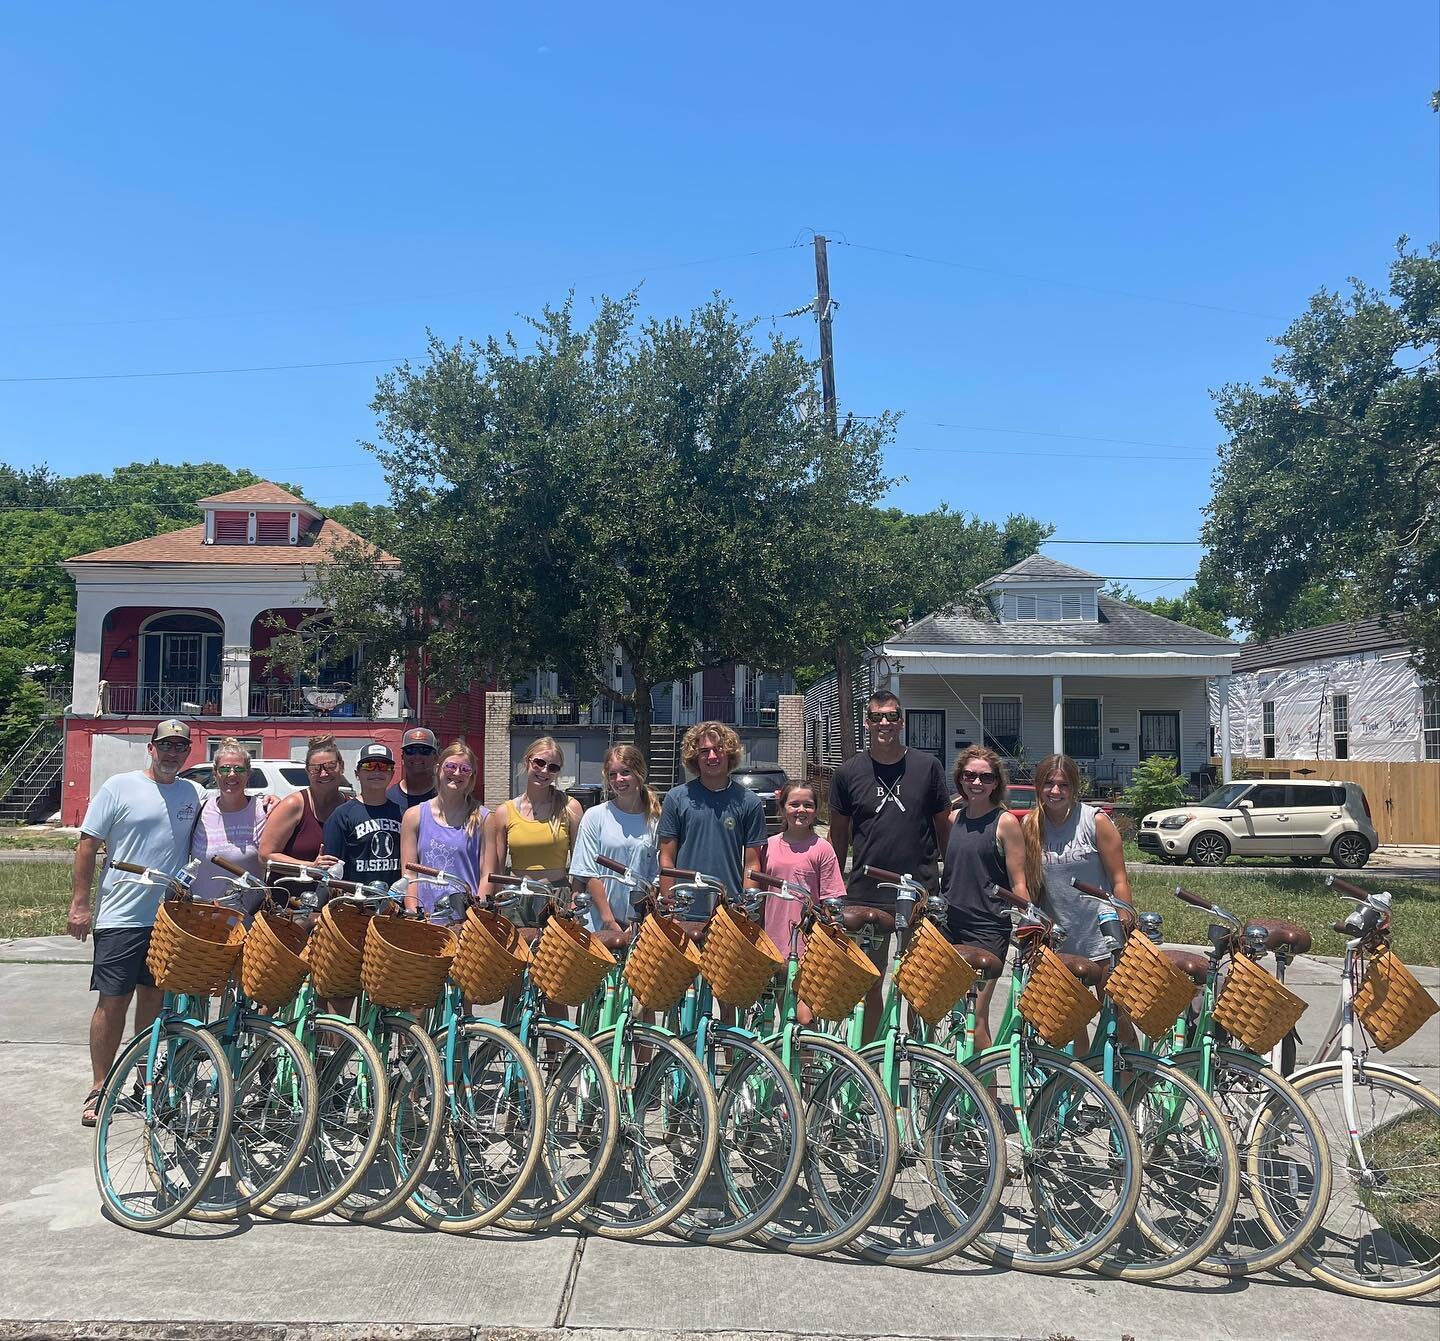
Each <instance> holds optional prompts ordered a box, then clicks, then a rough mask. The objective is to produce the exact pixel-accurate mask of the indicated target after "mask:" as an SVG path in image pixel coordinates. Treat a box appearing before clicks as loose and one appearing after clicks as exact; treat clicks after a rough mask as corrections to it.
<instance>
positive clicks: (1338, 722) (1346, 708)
mask: <svg viewBox="0 0 1440 1341" xmlns="http://www.w3.org/2000/svg"><path fill="white" fill-rule="evenodd" d="M1330 729H1331V731H1332V733H1333V734H1334V737H1335V757H1336V758H1337V759H1348V758H1349V757H1350V695H1349V694H1336V695H1334V696H1333V697H1332V698H1331V700H1330Z"/></svg>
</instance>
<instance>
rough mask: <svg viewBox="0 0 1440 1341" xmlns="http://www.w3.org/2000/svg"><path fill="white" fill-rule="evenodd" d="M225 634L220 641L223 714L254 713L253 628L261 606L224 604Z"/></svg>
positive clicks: (241, 715)
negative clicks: (251, 667)
mask: <svg viewBox="0 0 1440 1341" xmlns="http://www.w3.org/2000/svg"><path fill="white" fill-rule="evenodd" d="M220 614H221V617H222V618H223V619H224V621H225V636H224V637H223V638H222V639H221V644H220V715H221V716H222V717H248V716H249V715H250V629H251V627H252V626H253V625H254V623H255V619H256V617H257V616H258V615H259V614H260V608H251V606H249V605H235V606H228V605H227V606H222V607H221V610H220Z"/></svg>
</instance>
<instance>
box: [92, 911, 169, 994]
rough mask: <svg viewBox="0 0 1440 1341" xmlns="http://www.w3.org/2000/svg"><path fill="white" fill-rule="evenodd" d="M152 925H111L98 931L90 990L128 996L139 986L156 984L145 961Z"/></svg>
mask: <svg viewBox="0 0 1440 1341" xmlns="http://www.w3.org/2000/svg"><path fill="white" fill-rule="evenodd" d="M150 930H151V929H150V928H149V927H111V928H110V929H109V930H107V931H97V932H96V933H95V965H94V967H93V968H92V969H91V970H90V990H91V991H92V992H99V993H100V995H101V996H129V995H130V993H131V992H133V991H134V990H135V989H136V988H137V987H154V986H155V979H154V978H152V977H151V976H150V970H149V969H148V968H147V967H146V965H145V955H146V953H147V952H148V951H149V949H150Z"/></svg>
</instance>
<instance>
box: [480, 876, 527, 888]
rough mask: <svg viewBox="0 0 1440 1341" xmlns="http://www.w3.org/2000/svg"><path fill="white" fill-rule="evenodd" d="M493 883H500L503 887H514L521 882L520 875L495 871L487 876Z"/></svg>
mask: <svg viewBox="0 0 1440 1341" xmlns="http://www.w3.org/2000/svg"><path fill="white" fill-rule="evenodd" d="M485 878H486V879H487V880H488V881H489V882H490V883H491V884H492V885H499V886H501V888H503V889H514V888H515V887H516V886H517V885H519V884H520V877H519V876H518V875H500V874H498V873H493V874H491V875H488V876H486V877H485Z"/></svg>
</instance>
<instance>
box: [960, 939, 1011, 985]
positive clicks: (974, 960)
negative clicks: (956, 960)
mask: <svg viewBox="0 0 1440 1341" xmlns="http://www.w3.org/2000/svg"><path fill="white" fill-rule="evenodd" d="M955 949H956V950H957V951H958V952H959V955H960V958H961V959H963V960H964V961H965V962H966V963H967V964H969V965H970V967H971V968H972V969H974V970H975V972H976V973H978V974H979V975H980V976H981V977H982V978H984V979H986V980H987V981H988V980H990V979H992V978H998V977H999V976H1000V971H1001V969H1003V968H1004V967H1005V962H1004V960H1002V959H1001V958H1000V957H999V955H993V954H991V953H990V951H989V950H982V949H981V948H980V947H979V946H978V945H957V946H956V947H955Z"/></svg>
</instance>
